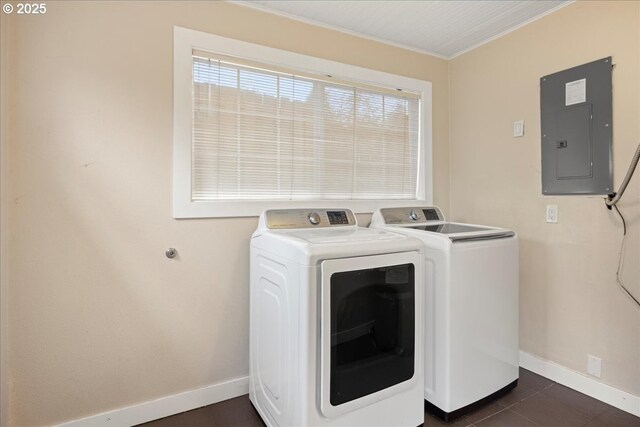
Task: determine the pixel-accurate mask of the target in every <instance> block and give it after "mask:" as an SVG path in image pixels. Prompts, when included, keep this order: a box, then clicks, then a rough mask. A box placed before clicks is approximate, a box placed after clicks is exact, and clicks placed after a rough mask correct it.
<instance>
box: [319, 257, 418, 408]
mask: <svg viewBox="0 0 640 427" xmlns="http://www.w3.org/2000/svg"><path fill="white" fill-rule="evenodd" d="M420 262H421V260H420V257H419V255H418V253H417V252H406V253H399V254H388V255H377V256H368V257H358V258H347V259H337V260H327V261H323V262H322V264H321V274H322V287H321V298H320V304H321V307H320V308H319V311H320V313H321V335H322V336H321V357H320V359H321V360H320V369H321V385H320V386H321V408H320V409H321V411H322V413H323V414H324V415H325V416H327V417H331V416H336V415H339V414H341V413H345V412H349V411H353V410H354V409H357V408H360V407H363V406H366V405H368V404H370V403H373V402H375V401H378V400H381V399H383V398H385V397H386V396H389V395H392V394H395V393H397V392H399V391H401V390H405V389H407V388H409V387H411V386H412V385H413V384H414V383H415V381H416V378H417V375H416V374H417V373H419V372H420V366H421V365H418V363H421V362H422V358H421V349H422V345H421V342H422V341H421V340H422V338H421V333H422V328H421V319H422V308H421V305H420V302H421V301H422V299H421V292H422V291H421V286H419V283H420V278H421V277H422V276H421V274H420Z"/></svg>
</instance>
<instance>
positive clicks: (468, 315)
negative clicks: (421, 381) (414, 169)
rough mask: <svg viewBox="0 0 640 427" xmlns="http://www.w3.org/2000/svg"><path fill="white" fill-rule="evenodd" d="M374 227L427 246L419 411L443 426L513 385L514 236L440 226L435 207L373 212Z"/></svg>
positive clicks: (448, 224) (515, 349)
mask: <svg viewBox="0 0 640 427" xmlns="http://www.w3.org/2000/svg"><path fill="white" fill-rule="evenodd" d="M370 227H372V228H378V229H385V230H391V231H394V232H399V233H402V234H404V235H407V236H412V237H416V238H419V239H420V240H422V241H423V242H424V245H425V268H424V272H425V281H424V283H425V292H424V294H425V299H424V303H425V325H424V329H425V341H424V343H425V406H426V408H427V409H428V410H430V411H431V412H433V413H434V414H435V415H437V416H439V417H440V418H442V419H444V420H445V421H449V420H451V419H454V418H456V417H458V416H460V415H462V414H464V413H466V412H468V411H469V410H471V409H473V408H474V407H476V406H478V405H479V404H481V403H484V402H486V401H488V400H491V399H494V398H496V397H498V396H499V395H503V394H506V393H507V392H509V391H510V390H511V389H512V388H514V387H515V386H516V385H517V382H518V376H519V374H518V372H519V370H518V369H519V368H518V366H519V363H518V358H519V351H518V350H519V349H518V312H519V309H518V304H519V302H518V287H519V278H518V237H517V235H516V233H514V232H513V231H511V230H506V229H501V228H495V227H487V226H479V225H474V224H460V223H452V222H446V220H445V218H444V216H443V215H442V212H441V211H440V209H438V208H437V207H415V208H411V207H409V208H391V209H379V210H378V211H376V212H375V213H374V214H373V217H372V219H371V226H370Z"/></svg>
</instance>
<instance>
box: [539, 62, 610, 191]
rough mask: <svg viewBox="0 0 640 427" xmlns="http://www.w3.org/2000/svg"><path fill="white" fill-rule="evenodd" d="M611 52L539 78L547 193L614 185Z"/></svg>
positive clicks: (544, 181) (544, 174)
mask: <svg viewBox="0 0 640 427" xmlns="http://www.w3.org/2000/svg"><path fill="white" fill-rule="evenodd" d="M611 70H612V64H611V57H608V58H603V59H600V60H598V61H594V62H590V63H588V64H584V65H580V66H578V67H574V68H570V69H568V70H564V71H560V72H558V73H554V74H550V75H548V76H544V77H542V78H541V79H540V124H541V127H542V129H541V130H542V134H541V136H542V194H545V195H552V194H602V195H607V194H610V193H612V192H613V190H612V188H613V187H612V160H611V135H612V128H613V126H612V125H613V124H612V122H611V119H612V111H611Z"/></svg>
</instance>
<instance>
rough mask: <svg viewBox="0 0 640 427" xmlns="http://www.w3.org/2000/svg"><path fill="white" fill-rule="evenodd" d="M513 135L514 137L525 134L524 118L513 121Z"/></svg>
mask: <svg viewBox="0 0 640 427" xmlns="http://www.w3.org/2000/svg"><path fill="white" fill-rule="evenodd" d="M513 136H514V138H517V137H521V136H524V120H517V121H515V122H513Z"/></svg>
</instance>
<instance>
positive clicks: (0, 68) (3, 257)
mask: <svg viewBox="0 0 640 427" xmlns="http://www.w3.org/2000/svg"><path fill="white" fill-rule="evenodd" d="M8 36H9V20H8V18H7V15H5V14H4V13H3V14H2V15H1V16H0V76H6V75H7V72H8V69H9V67H8V65H9V61H8V59H9V49H8V43H7V39H8ZM8 90H9V84H8V80H7V79H5V78H2V77H0V94H1V95H0V426H6V425H7V421H8V416H7V414H8V413H9V407H8V403H9V390H8V379H9V375H8V373H9V359H8V356H9V343H8V336H9V269H8V258H9V256H8V255H9V254H8V251H7V249H8V245H7V243H8V241H7V240H8V239H7V237H8V236H7V231H8V224H9V221H8V219H9V218H8V209H7V208H8V198H7V197H5V195H6V194H7V193H8V191H9V180H8V176H9V169H8V166H9V163H8V161H7V157H8V156H7V154H8V153H7V137H8V134H9V133H8V126H7V123H8V122H9V108H8V107H9V97H8V96H7V95H6V94H7V92H8Z"/></svg>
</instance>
